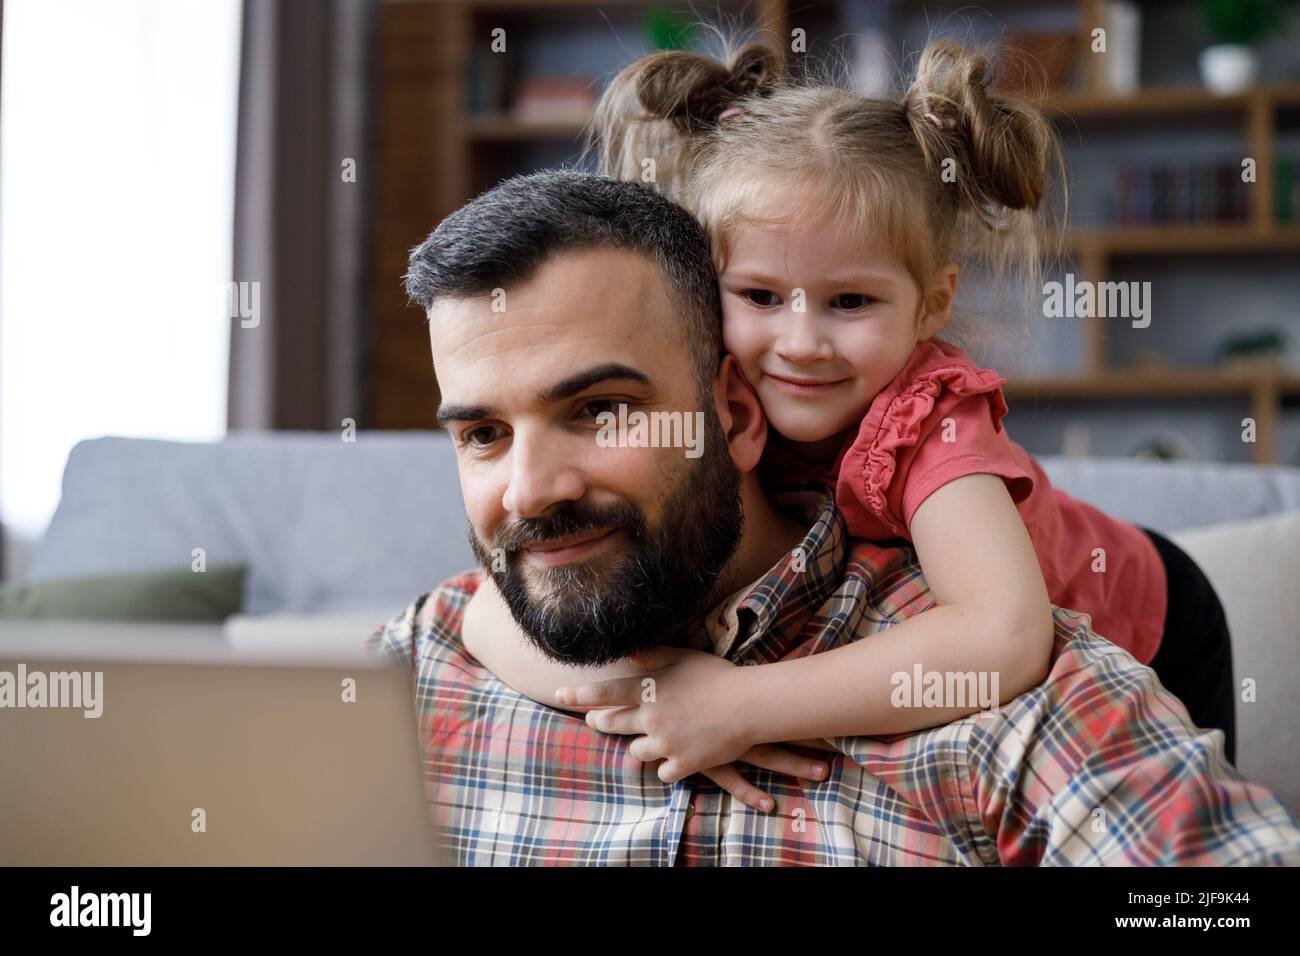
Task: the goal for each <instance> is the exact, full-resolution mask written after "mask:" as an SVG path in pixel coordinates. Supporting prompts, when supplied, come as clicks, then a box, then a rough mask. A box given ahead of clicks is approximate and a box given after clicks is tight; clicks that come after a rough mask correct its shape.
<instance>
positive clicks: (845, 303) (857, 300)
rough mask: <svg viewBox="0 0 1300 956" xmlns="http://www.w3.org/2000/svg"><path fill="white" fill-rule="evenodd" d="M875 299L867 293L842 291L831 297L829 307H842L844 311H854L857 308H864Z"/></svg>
mask: <svg viewBox="0 0 1300 956" xmlns="http://www.w3.org/2000/svg"><path fill="white" fill-rule="evenodd" d="M875 301H877V300H876V299H874V298H872V297H871V296H869V295H863V294H862V293H861V292H844V293H841V294H840V295H837V296H836V297H835V298H833V299H831V307H832V308H836V309H843V310H844V311H845V312H856V311H857V310H858V309H863V308H866V307H867V306H868V305H870V304H871V303H873V302H875Z"/></svg>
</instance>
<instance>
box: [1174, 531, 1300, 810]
mask: <svg viewBox="0 0 1300 956" xmlns="http://www.w3.org/2000/svg"><path fill="white" fill-rule="evenodd" d="M1169 537H1170V539H1171V540H1172V541H1174V542H1175V543H1177V544H1178V545H1179V547H1181V548H1182V549H1183V550H1184V551H1186V552H1187V553H1188V554H1189V555H1190V556H1191V557H1192V558H1193V559H1194V560H1195V561H1196V563H1197V564H1199V565H1200V566H1201V570H1203V571H1204V572H1205V576H1206V577H1207V578H1209V579H1210V583H1211V584H1212V585H1213V586H1214V590H1215V592H1216V593H1217V594H1218V595H1219V600H1220V601H1221V602H1222V603H1223V608H1224V611H1225V612H1226V613H1227V616H1228V630H1229V632H1230V633H1231V635H1232V657H1233V671H1234V673H1235V676H1236V681H1237V694H1238V698H1237V764H1238V767H1239V769H1240V770H1241V772H1242V773H1243V774H1244V775H1245V776H1246V778H1247V779H1249V780H1252V781H1254V782H1257V783H1260V784H1263V785H1264V786H1266V787H1268V788H1269V789H1270V790H1272V791H1273V792H1274V793H1275V794H1277V795H1278V797H1280V798H1281V799H1282V800H1284V801H1286V802H1287V803H1288V804H1289V805H1290V806H1291V807H1293V808H1294V809H1296V811H1297V812H1300V747H1297V746H1296V744H1295V735H1296V727H1297V724H1298V723H1300V721H1298V720H1297V707H1300V666H1298V662H1297V652H1298V651H1300V511H1288V512H1284V513H1282V514H1278V515H1271V516H1268V517H1264V518H1252V519H1250V520H1247V521H1233V522H1227V523H1224V524H1217V525H1213V526H1211V527H1208V528H1195V529H1191V530H1186V531H1180V532H1176V533H1173V534H1170V535H1169ZM1246 679H1249V680H1252V681H1254V685H1255V695H1256V700H1255V702H1253V703H1248V702H1243V701H1242V700H1241V684H1242V681H1244V680H1246Z"/></svg>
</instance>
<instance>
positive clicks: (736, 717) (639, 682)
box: [556, 647, 829, 809]
mask: <svg viewBox="0 0 1300 956" xmlns="http://www.w3.org/2000/svg"><path fill="white" fill-rule="evenodd" d="M631 660H632V662H633V663H635V664H636V665H637V666H639V667H641V668H642V669H644V670H646V671H648V672H649V673H648V674H647V675H646V676H643V677H623V678H618V679H616V680H606V681H599V682H596V683H591V684H582V685H579V686H577V687H561V688H559V689H558V690H557V691H556V699H557V701H559V702H560V703H562V704H566V705H578V706H590V707H595V708H598V709H596V710H591V711H589V712H588V713H587V723H588V725H590V726H591V727H594V728H595V729H596V730H600V731H603V732H605V733H613V734H630V735H635V736H636V739H635V740H633V741H632V744H631V746H630V748H629V751H628V752H629V753H631V755H632V756H633V757H635V758H636V759H638V760H641V761H642V762H645V763H653V762H655V761H662V762H661V763H660V764H659V768H658V775H659V779H660V780H662V781H664V782H665V783H673V782H675V781H678V780H681V779H683V778H685V777H688V776H690V775H691V774H692V773H697V772H698V773H704V774H705V775H706V776H708V777H709V778H710V779H712V780H713V781H714V782H715V783H717V784H718V785H719V786H720V787H722V788H723V789H724V790H726V791H727V792H728V793H730V794H732V795H733V796H735V797H736V798H738V799H740V800H741V801H743V802H744V803H745V804H747V805H748V806H752V807H755V808H756V809H770V808H771V806H774V803H773V802H772V800H771V797H770V796H768V795H767V794H766V793H764V792H763V791H761V790H759V789H758V788H757V787H753V786H751V785H750V784H749V783H748V782H746V781H745V780H744V778H743V777H741V776H740V773H739V771H737V770H736V769H735V768H734V767H731V766H727V765H729V764H731V763H732V762H733V761H735V760H743V761H745V762H747V763H752V764H754V765H755V766H759V767H764V768H765V769H769V770H774V771H776V772H778V773H790V774H791V775H794V776H801V777H804V778H806V779H810V780H821V779H825V777H826V774H827V773H829V768H827V767H826V765H825V764H823V763H820V762H819V761H812V760H808V759H807V758H804V757H799V756H797V755H795V754H792V753H789V752H788V751H784V750H781V749H780V748H776V747H759V746H755V744H756V741H755V740H754V739H752V737H751V736H750V734H749V731H748V728H749V726H750V723H751V722H750V721H749V720H748V719H747V710H746V708H747V707H748V706H752V703H753V702H752V701H749V700H746V699H745V697H744V694H743V690H744V687H743V681H744V675H743V674H742V672H741V670H740V668H737V667H736V666H735V665H733V664H731V663H729V662H728V661H726V660H723V659H722V658H720V657H717V656H716V655H714V654H707V653H705V652H703V651H695V650H683V649H680V648H670V647H663V648H655V649H654V650H652V651H648V652H645V653H643V654H639V655H637V656H635V657H633V658H632V659H631ZM765 801H766V802H767V805H766V806H765V805H764V803H765Z"/></svg>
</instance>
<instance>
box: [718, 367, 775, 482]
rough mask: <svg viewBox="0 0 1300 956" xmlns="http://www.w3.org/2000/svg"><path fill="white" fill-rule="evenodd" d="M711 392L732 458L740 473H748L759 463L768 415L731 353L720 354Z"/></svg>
mask: <svg viewBox="0 0 1300 956" xmlns="http://www.w3.org/2000/svg"><path fill="white" fill-rule="evenodd" d="M713 395H714V404H715V405H716V406H717V410H718V420H719V421H721V422H722V431H723V434H725V435H726V436H727V447H728V450H729V451H730V452H731V460H732V461H733V462H735V464H736V468H738V469H739V470H740V473H741V474H742V475H743V474H747V473H748V472H750V471H753V470H754V468H755V467H756V466H757V465H758V460H759V458H761V457H762V455H763V448H764V447H765V446H766V445H767V417H766V416H765V415H764V414H763V406H762V404H761V403H760V402H759V400H758V395H757V393H755V391H754V387H753V386H752V385H750V384H749V380H748V379H746V378H745V373H744V372H742V371H741V370H740V363H739V362H737V361H736V357H735V356H734V355H724V356H723V357H722V364H721V366H720V367H719V368H718V378H717V381H716V382H715V384H714V388H713Z"/></svg>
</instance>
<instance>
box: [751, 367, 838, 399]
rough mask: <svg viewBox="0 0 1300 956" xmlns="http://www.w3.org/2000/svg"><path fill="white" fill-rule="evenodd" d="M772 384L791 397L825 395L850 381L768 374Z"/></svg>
mask: <svg viewBox="0 0 1300 956" xmlns="http://www.w3.org/2000/svg"><path fill="white" fill-rule="evenodd" d="M766 376H767V378H769V379H771V381H772V384H773V385H775V386H776V387H777V388H779V389H781V391H783V392H787V393H789V394H791V395H824V394H826V393H827V392H829V391H830V390H831V389H833V388H837V387H838V386H840V385H843V384H844V383H845V382H847V381H848V379H847V378H837V379H825V378H787V377H785V376H783V375H773V374H772V373H771V372H767V373H766Z"/></svg>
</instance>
